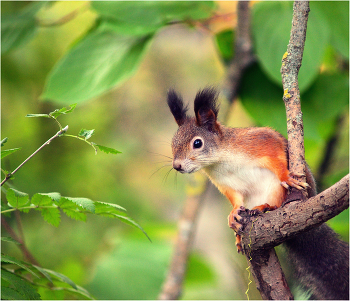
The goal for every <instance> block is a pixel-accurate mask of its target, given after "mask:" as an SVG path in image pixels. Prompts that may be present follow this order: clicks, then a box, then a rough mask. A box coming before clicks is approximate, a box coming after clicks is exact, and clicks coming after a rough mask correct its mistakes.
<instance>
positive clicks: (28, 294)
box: [1, 269, 41, 300]
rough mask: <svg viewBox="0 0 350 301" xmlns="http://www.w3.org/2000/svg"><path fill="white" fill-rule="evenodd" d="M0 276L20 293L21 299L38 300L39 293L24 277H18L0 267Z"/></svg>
mask: <svg viewBox="0 0 350 301" xmlns="http://www.w3.org/2000/svg"><path fill="white" fill-rule="evenodd" d="M1 278H2V279H4V280H5V281H7V282H9V283H11V285H12V286H13V287H14V290H15V291H16V292H18V293H19V294H21V295H22V298H23V299H27V300H40V299H41V298H40V295H39V294H38V293H37V292H36V290H35V289H34V288H33V286H32V285H31V284H30V283H29V282H28V281H27V280H25V279H23V278H21V277H18V276H17V275H15V274H14V273H11V272H9V271H7V270H5V269H1Z"/></svg>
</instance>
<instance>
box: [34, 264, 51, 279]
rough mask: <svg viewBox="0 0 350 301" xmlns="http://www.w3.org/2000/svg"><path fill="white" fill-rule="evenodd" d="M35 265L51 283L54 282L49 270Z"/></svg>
mask: <svg viewBox="0 0 350 301" xmlns="http://www.w3.org/2000/svg"><path fill="white" fill-rule="evenodd" d="M33 267H34V268H36V269H37V270H38V271H39V272H40V273H41V274H43V275H44V277H45V278H46V279H47V280H49V281H50V282H51V283H53V282H52V278H51V276H50V274H49V273H48V272H46V271H45V269H43V268H41V267H38V266H36V265H33Z"/></svg>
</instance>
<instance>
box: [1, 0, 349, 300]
mask: <svg viewBox="0 0 350 301" xmlns="http://www.w3.org/2000/svg"><path fill="white" fill-rule="evenodd" d="M348 5H349V4H348V2H345V1H344V2H311V4H310V6H311V13H310V19H309V25H308V35H307V41H306V46H305V54H304V59H303V65H302V68H301V74H300V87H301V90H302V109H303V113H304V131H305V146H306V159H307V161H308V163H309V164H310V166H311V168H312V170H313V171H314V172H315V174H316V176H318V174H317V171H318V168H319V165H320V163H321V162H322V159H323V156H324V151H325V149H326V146H327V144H328V142H329V141H330V139H331V138H332V137H333V136H334V135H335V134H336V133H338V134H339V142H338V144H337V145H336V150H335V152H334V153H333V156H332V157H331V165H330V168H329V169H328V170H327V174H326V176H325V177H324V178H322V181H321V182H320V184H321V185H322V189H323V188H326V187H328V186H330V185H332V184H333V183H335V182H336V181H337V180H339V179H340V178H341V177H342V176H344V175H345V174H347V173H348V165H349V161H348V153H349V148H348V144H349V142H348V136H349V133H348V95H349V91H348V89H349V88H348V82H349V77H348V58H349V56H348V54H349V39H348V38H349V32H348V28H349V16H348V12H349V7H348ZM1 8H2V49H1V52H2V61H1V63H2V70H1V80H2V89H1V97H2V103H1V109H2V113H1V119H2V136H3V137H5V136H6V137H9V140H8V142H7V143H6V147H7V148H11V149H12V148H17V147H21V150H19V151H17V152H16V153H15V154H12V155H11V156H8V157H6V158H5V159H4V160H3V161H2V168H3V169H6V170H13V169H14V168H15V167H17V166H18V165H19V164H20V163H21V162H22V161H23V160H24V159H25V158H26V157H28V155H29V154H31V153H32V152H33V151H34V150H35V149H36V148H38V147H39V146H40V145H41V144H42V143H43V142H44V141H46V140H47V139H48V138H50V137H51V136H52V135H53V134H54V133H56V132H57V125H56V124H55V123H54V122H53V121H51V120H48V119H46V118H42V119H41V118H24V116H26V115H27V114H29V113H42V114H44V113H49V112H51V111H54V110H55V109H56V108H60V107H62V106H63V105H69V104H72V103H78V106H77V107H76V109H75V111H74V115H67V116H61V117H60V118H61V123H62V125H63V126H64V125H65V124H69V132H68V133H78V132H79V130H80V129H81V128H94V129H95V130H96V133H97V134H95V135H94V141H95V142H96V143H98V144H99V145H106V146H110V147H113V148H115V149H117V150H119V151H121V152H122V153H121V154H118V155H116V156H114V155H113V156H112V155H107V154H99V155H98V156H96V155H95V153H94V152H93V151H92V150H91V148H90V147H89V146H87V145H86V144H85V143H79V141H77V140H76V139H70V138H68V137H62V138H58V139H56V140H54V141H53V142H52V143H51V145H50V146H48V147H46V148H45V149H43V150H42V151H41V152H40V153H39V154H38V155H36V156H35V157H34V158H33V159H32V160H31V161H30V162H28V163H27V165H26V166H25V167H24V168H23V169H21V170H20V171H19V172H18V173H17V174H16V176H15V179H14V180H13V181H12V183H13V185H14V186H15V188H16V189H18V190H20V191H25V192H27V193H28V194H29V195H30V196H33V195H34V194H35V193H37V192H42V193H45V192H52V191H59V192H60V193H61V194H62V195H67V196H70V197H85V198H89V199H92V200H96V201H100V202H110V203H115V204H118V205H121V206H123V207H124V208H126V209H127V210H128V214H129V216H130V217H131V218H133V219H134V220H136V221H137V222H138V223H139V224H140V225H141V226H142V227H143V228H144V229H145V231H146V232H147V234H148V235H149V236H150V237H151V239H152V241H153V243H150V242H149V241H148V240H147V238H146V237H145V236H144V234H143V233H142V232H141V231H139V230H137V229H134V228H131V227H129V226H127V225H124V224H122V223H119V222H118V221H115V220H109V219H104V218H101V217H98V216H93V215H91V216H88V218H87V220H86V222H85V223H84V222H78V221H72V220H69V219H68V218H66V217H65V216H64V215H62V220H61V223H60V226H59V227H57V228H56V227H54V226H52V225H48V224H47V223H46V222H45V221H44V220H43V219H42V218H41V217H40V212H33V213H30V214H22V218H23V231H24V235H25V238H26V243H27V245H28V248H29V249H30V250H31V251H32V253H33V254H34V256H35V257H36V258H37V259H38V260H39V262H40V264H41V265H42V266H43V267H46V268H49V269H52V270H55V271H57V272H60V273H63V274H65V275H67V276H68V277H69V278H70V279H72V280H73V281H74V282H75V283H77V284H78V285H81V286H83V287H85V288H86V289H88V290H89V291H90V292H91V293H92V294H93V295H94V296H95V297H96V298H97V299H155V298H157V295H158V293H159V290H160V288H161V284H162V281H163V280H164V277H165V274H166V269H167V266H168V263H169V259H170V256H171V253H172V249H171V247H172V243H173V242H174V239H175V235H176V223H177V218H178V217H179V215H180V213H181V208H182V205H183V200H184V198H185V190H186V187H185V183H186V181H188V180H191V179H192V178H191V176H181V175H178V176H177V175H176V174H175V172H174V171H172V172H171V173H170V174H169V175H168V174H167V172H168V171H169V170H170V168H171V167H170V160H168V159H167V158H165V157H163V156H161V155H158V154H162V155H165V156H171V148H170V141H171V138H172V135H173V133H174V132H175V130H176V128H177V126H176V124H175V122H174V121H173V118H172V116H171V114H170V112H169V110H168V108H167V106H166V103H165V97H166V91H167V89H168V88H170V87H175V88H176V89H177V90H179V92H181V94H182V95H183V96H184V99H185V100H187V101H192V99H193V97H194V95H195V93H196V92H197V90H198V89H199V88H203V87H204V86H206V85H208V84H209V85H213V84H214V85H220V83H221V82H222V80H223V79H224V77H225V68H226V65H225V63H227V62H228V60H229V59H230V58H231V56H232V53H231V52H230V51H229V50H230V49H231V47H232V42H233V40H232V39H233V38H234V33H232V31H230V30H228V29H227V28H229V26H227V24H226V27H224V28H223V29H220V28H217V27H215V26H214V25H215V24H214V25H213V27H215V28H214V30H213V31H214V33H213V32H210V31H208V30H205V28H204V27H201V26H198V23H196V22H201V21H203V20H204V19H207V18H209V17H210V16H212V14H213V12H217V13H218V14H225V13H228V12H232V11H234V8H235V3H234V2H210V1H208V2H190V1H187V2H181V5H180V4H179V2H177V3H173V2H171V1H169V2H152V1H145V2H139V1H135V2H118V7H117V6H116V2H92V3H89V2H65V1H61V2H60V1H58V2H48V3H46V2H34V3H33V4H30V3H27V2H11V1H9V2H1ZM75 10H77V12H78V13H77V14H76V16H75V17H74V18H72V20H71V21H69V22H63V23H62V24H57V25H56V26H49V25H50V24H51V25H53V21H55V20H61V18H62V17H63V16H66V15H67V14H69V13H71V12H72V11H75ZM145 12H147V13H145ZM291 17H292V3H291V2H263V3H256V4H254V5H253V7H252V34H253V40H254V51H255V53H256V54H257V60H258V62H257V63H255V64H254V65H253V66H251V68H250V69H249V70H248V71H247V73H246V75H245V77H244V79H243V81H242V87H241V91H240V100H239V101H238V102H237V103H236V104H235V105H234V108H233V110H232V112H231V114H230V120H229V124H230V125H231V126H250V125H264V126H265V125H266V126H271V127H274V128H276V129H277V130H279V131H280V132H282V133H283V134H286V129H285V128H286V126H285V112H284V105H283V102H282V95H283V91H282V86H281V83H280V82H281V80H280V75H279V68H280V64H281V58H282V55H283V54H284V52H285V51H286V49H287V43H288V39H289V31H290V26H291ZM37 20H40V22H39V23H38V22H37ZM169 22H171V23H172V24H171V25H168V24H169ZM58 23H59V22H58ZM215 33H220V34H218V35H216V34H215ZM220 100H221V102H222V108H223V109H225V107H227V106H228V104H227V102H226V100H225V97H224V95H221V96H220ZM219 117H222V116H219ZM220 119H222V118H220ZM339 120H341V121H342V122H339ZM164 165H166V166H165V167H164V168H162V167H163V166H164ZM157 170H158V171H157ZM230 210H231V209H230V205H229V204H228V202H227V201H226V200H225V199H224V198H223V197H221V196H219V194H216V193H213V196H212V198H210V200H207V201H206V204H205V207H204V208H203V210H202V213H201V216H200V220H199V225H198V235H197V238H196V241H195V246H194V253H193V255H192V256H191V260H190V265H189V270H188V274H187V278H186V282H185V290H184V295H183V298H184V299H243V298H245V295H244V291H245V290H246V287H247V283H248V276H247V272H246V270H245V268H246V261H245V258H243V256H239V255H237V254H236V253H235V248H234V235H232V232H231V231H230V229H228V227H227V221H226V217H227V215H228V213H229V212H230ZM11 222H12V224H15V220H14V219H13V220H11ZM329 223H330V224H331V225H332V226H333V227H334V228H335V229H336V230H337V231H338V232H339V233H340V234H341V235H342V236H343V238H344V239H348V235H349V234H348V211H346V212H343V213H342V214H341V215H339V216H338V217H336V218H334V219H333V220H332V221H330V222H329ZM2 231H3V235H6V233H5V232H4V230H3V229H2ZM2 252H6V253H8V254H11V255H12V256H14V257H16V258H22V257H21V254H20V252H19V250H18V248H17V247H16V246H15V245H14V244H11V243H8V242H2ZM281 252H283V250H281ZM287 273H288V268H287ZM251 286H252V285H251ZM250 296H251V298H260V296H259V294H258V293H257V292H256V291H255V289H254V288H252V287H251V289H250ZM41 297H42V298H43V299H45V298H46V299H50V298H53V297H56V298H57V295H56V296H50V295H42V296H41Z"/></svg>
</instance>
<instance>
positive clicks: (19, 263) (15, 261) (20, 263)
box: [1, 254, 39, 278]
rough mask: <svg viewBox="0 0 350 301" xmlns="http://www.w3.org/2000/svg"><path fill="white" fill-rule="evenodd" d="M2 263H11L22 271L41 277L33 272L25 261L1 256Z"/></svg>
mask: <svg viewBox="0 0 350 301" xmlns="http://www.w3.org/2000/svg"><path fill="white" fill-rule="evenodd" d="M1 262H2V263H10V264H15V265H17V266H19V267H21V268H22V269H24V270H26V271H27V272H29V273H30V274H32V275H34V276H35V277H37V278H39V276H38V275H37V274H36V273H35V272H34V271H32V270H31V269H30V268H29V267H28V266H27V263H25V262H24V261H21V260H18V259H16V258H14V257H11V256H8V255H4V254H2V255H1Z"/></svg>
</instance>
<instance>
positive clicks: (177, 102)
mask: <svg viewBox="0 0 350 301" xmlns="http://www.w3.org/2000/svg"><path fill="white" fill-rule="evenodd" d="M167 101H168V106H169V108H170V111H171V113H172V114H173V116H174V118H175V121H176V123H177V124H178V125H179V126H181V125H183V124H184V122H185V119H186V118H187V115H186V112H187V110H188V108H187V106H185V105H184V103H183V100H182V97H181V96H179V95H178V94H176V92H175V91H174V90H169V91H168V99H167Z"/></svg>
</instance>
